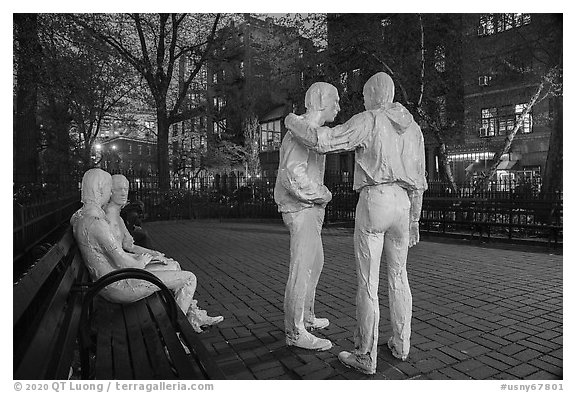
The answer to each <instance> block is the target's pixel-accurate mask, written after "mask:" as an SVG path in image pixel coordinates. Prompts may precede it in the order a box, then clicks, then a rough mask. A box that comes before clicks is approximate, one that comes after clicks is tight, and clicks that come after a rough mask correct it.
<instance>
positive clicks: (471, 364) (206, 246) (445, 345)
mask: <svg viewBox="0 0 576 393" xmlns="http://www.w3.org/2000/svg"><path fill="white" fill-rule="evenodd" d="M146 228H147V230H148V232H149V233H150V235H151V238H152V240H153V242H154V247H155V248H157V249H159V250H162V251H164V252H165V253H166V254H167V255H169V256H172V257H173V258H175V259H177V260H178V261H179V262H180V263H181V265H182V267H183V268H184V269H187V270H191V271H193V272H194V273H195V274H196V275H197V277H198V282H199V284H198V290H197V295H196V298H197V299H198V301H199V304H200V305H201V306H202V307H204V308H206V309H207V310H208V311H209V313H210V314H212V315H217V314H222V315H223V316H224V317H225V320H224V322H222V323H221V324H219V325H217V326H214V327H211V328H209V329H208V330H207V331H205V332H203V333H202V338H203V339H204V341H205V343H206V345H207V347H208V349H209V351H211V352H212V353H213V354H214V356H215V359H216V361H217V363H218V364H219V365H220V366H221V367H222V369H223V371H224V373H225V374H226V376H227V377H228V378H229V379H512V380H516V379H538V380H549V379H562V378H563V367H562V363H563V353H562V348H563V326H562V315H563V312H562V292H563V283H562V256H559V255H548V254H545V253H529V252H522V251H511V250H498V249H490V248H481V247H475V246H470V245H462V244H449V243H448V244H447V243H436V242H432V241H422V242H420V243H419V244H418V245H417V246H415V247H414V248H412V249H411V250H410V252H409V254H408V276H409V280H410V285H411V289H412V294H413V298H414V300H413V320H412V349H411V352H410V356H409V358H408V360H407V361H406V362H401V361H399V360H397V359H395V358H393V357H392V355H391V354H390V351H389V350H388V348H387V346H386V340H387V338H388V337H389V336H390V334H391V329H390V324H389V317H388V299H387V298H388V295H387V290H385V288H387V283H386V282H385V281H384V280H385V279H386V275H382V278H381V280H383V281H381V284H380V288H381V290H380V307H381V314H380V315H381V320H380V334H379V336H380V343H379V353H378V367H377V370H376V375H374V376H366V375H363V374H360V373H358V372H356V371H353V370H351V369H348V368H346V367H344V366H343V365H342V364H340V362H339V361H338V359H337V355H338V353H339V352H340V351H342V350H352V349H353V338H352V332H353V329H354V325H355V321H354V315H355V305H354V298H355V288H356V283H355V279H356V278H355V268H354V260H353V256H352V250H353V248H352V232H351V230H350V229H339V228H326V229H324V231H323V242H324V252H325V265H324V270H323V272H322V275H321V277H320V283H319V285H318V289H317V295H316V315H317V316H320V317H328V318H329V319H330V326H329V327H328V328H327V329H324V330H321V331H318V332H317V334H318V335H319V336H321V337H322V336H323V337H326V338H328V339H330V340H332V342H333V343H334V346H333V348H332V349H331V350H329V351H326V352H311V351H306V350H303V349H299V348H294V347H286V346H285V344H284V334H283V324H284V323H283V311H282V310H283V298H284V286H285V283H286V279H287V276H288V258H289V252H288V250H289V235H288V232H287V230H286V229H285V228H284V227H283V226H282V225H278V224H271V223H248V222H247V223H231V222H222V223H220V222H218V221H171V222H155V223H147V224H146ZM383 263H384V262H383ZM384 271H385V270H384ZM382 288H384V290H382Z"/></svg>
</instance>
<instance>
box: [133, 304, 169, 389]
mask: <svg viewBox="0 0 576 393" xmlns="http://www.w3.org/2000/svg"><path fill="white" fill-rule="evenodd" d="M152 296H157V295H156V294H154V295H152ZM146 301H147V299H145V300H143V301H142V302H146ZM136 311H137V312H136V314H137V316H138V322H139V324H140V326H141V330H142V338H143V339H144V342H145V343H146V352H147V353H148V359H149V361H150V364H151V366H152V370H153V372H154V374H153V375H154V377H155V378H158V379H175V378H176V375H175V374H174V371H173V370H172V369H171V367H170V362H169V359H168V358H167V357H166V353H165V351H164V347H163V345H162V342H161V341H160V338H159V337H158V332H157V328H156V325H155V323H154V321H153V320H152V319H151V318H150V311H149V310H148V307H138V308H137V309H136Z"/></svg>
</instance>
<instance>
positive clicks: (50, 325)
mask: <svg viewBox="0 0 576 393" xmlns="http://www.w3.org/2000/svg"><path fill="white" fill-rule="evenodd" d="M80 263H81V262H80V260H79V259H76V258H75V259H74V260H73V261H72V264H71V266H70V267H69V268H68V270H67V271H66V273H65V274H64V277H63V278H62V280H61V281H60V282H59V285H58V287H57V288H56V290H55V293H54V294H53V295H52V296H51V297H50V298H49V304H48V305H47V307H46V312H45V313H44V314H43V315H42V316H39V318H41V319H40V321H39V322H38V326H37V328H36V331H35V332H34V334H33V337H31V338H30V339H29V340H25V342H22V343H20V346H19V347H18V348H16V347H15V349H14V350H15V354H18V355H22V359H21V361H20V362H18V364H17V365H16V367H17V368H16V371H15V377H16V378H18V379H27V377H26V376H27V375H28V372H29V370H34V373H35V375H38V376H39V378H40V379H48V378H49V377H50V375H47V374H48V373H49V369H50V366H51V364H53V363H54V359H53V358H52V357H51V356H49V355H53V356H58V355H59V354H61V353H62V352H65V351H64V350H63V349H62V348H60V347H58V348H57V349H56V347H57V345H58V342H59V341H61V339H60V337H61V336H60V334H67V330H68V329H70V326H69V325H66V319H67V317H68V315H69V313H79V309H74V308H70V307H67V302H68V300H69V296H75V295H74V294H70V289H71V288H72V285H73V284H74V283H75V279H76V278H77V277H78V274H79V272H80V268H81V265H80ZM73 318H74V319H76V318H79V315H77V316H74V317H73ZM62 326H64V327H66V328H67V330H64V331H63V330H62V329H60V328H59V327H62ZM55 332H57V333H58V334H56V335H55ZM71 334H73V333H71ZM42 376H45V377H44V378H42Z"/></svg>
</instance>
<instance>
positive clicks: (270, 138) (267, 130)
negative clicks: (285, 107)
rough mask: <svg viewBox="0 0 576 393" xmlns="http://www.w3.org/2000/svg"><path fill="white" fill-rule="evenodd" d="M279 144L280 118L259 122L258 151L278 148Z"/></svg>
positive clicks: (280, 135)
mask: <svg viewBox="0 0 576 393" xmlns="http://www.w3.org/2000/svg"><path fill="white" fill-rule="evenodd" d="M281 144H282V129H281V127H280V120H276V121H270V122H267V123H262V124H260V151H273V150H278V149H280V145H281Z"/></svg>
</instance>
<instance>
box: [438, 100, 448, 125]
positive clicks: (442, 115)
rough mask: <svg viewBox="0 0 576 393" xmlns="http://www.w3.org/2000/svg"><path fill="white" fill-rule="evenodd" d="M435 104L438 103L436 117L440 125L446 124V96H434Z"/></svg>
mask: <svg viewBox="0 0 576 393" xmlns="http://www.w3.org/2000/svg"><path fill="white" fill-rule="evenodd" d="M436 105H438V119H439V120H440V125H441V126H442V127H445V126H446V125H447V124H448V115H447V111H446V96H440V97H438V98H436Z"/></svg>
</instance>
